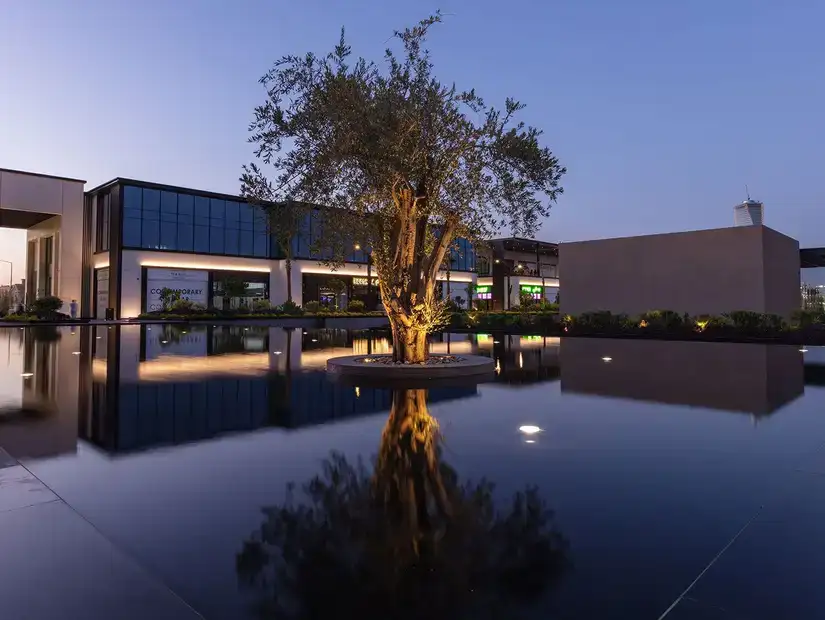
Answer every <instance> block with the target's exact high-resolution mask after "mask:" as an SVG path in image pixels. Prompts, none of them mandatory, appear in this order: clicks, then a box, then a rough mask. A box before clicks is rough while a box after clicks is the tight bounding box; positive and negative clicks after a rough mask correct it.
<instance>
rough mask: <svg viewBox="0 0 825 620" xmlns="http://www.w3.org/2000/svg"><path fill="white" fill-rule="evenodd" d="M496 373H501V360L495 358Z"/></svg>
mask: <svg viewBox="0 0 825 620" xmlns="http://www.w3.org/2000/svg"><path fill="white" fill-rule="evenodd" d="M496 374H497V375H500V374H501V362H500V361H499V360H498V359H496Z"/></svg>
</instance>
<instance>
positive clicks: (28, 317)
mask: <svg viewBox="0 0 825 620" xmlns="http://www.w3.org/2000/svg"><path fill="white" fill-rule="evenodd" d="M3 320H4V321H14V322H26V321H36V320H37V315H36V314H31V313H28V312H24V313H23V314H19V313H17V312H12V313H11V314H7V315H6V316H4V317H3Z"/></svg>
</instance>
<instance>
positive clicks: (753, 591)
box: [0, 325, 825, 619]
mask: <svg viewBox="0 0 825 620" xmlns="http://www.w3.org/2000/svg"><path fill="white" fill-rule="evenodd" d="M432 349H433V350H434V351H437V352H448V351H449V352H451V353H456V354H461V353H477V354H481V355H488V356H492V357H494V358H495V360H496V374H495V377H494V378H492V380H490V381H489V382H486V383H482V384H480V385H469V386H468V385H447V386H443V385H438V386H434V387H433V388H432V389H430V390H427V391H421V390H406V391H404V390H396V391H395V392H393V391H391V390H388V389H378V388H374V387H368V386H358V385H352V384H342V383H336V382H334V381H332V380H330V379H329V378H328V377H327V375H326V373H325V363H326V360H327V358H328V357H330V356H334V355H346V354H353V353H365V354H366V353H381V352H387V351H388V350H389V342H388V340H387V338H386V335H385V334H383V333H381V332H370V331H345V330H322V331H319V330H301V329H292V330H284V329H281V328H261V327H256V326H248V327H243V326H238V325H233V326H214V327H213V326H208V327H190V328H187V327H181V326H169V325H166V326H161V325H155V326H148V327H147V326H124V327H113V328H107V327H89V328H82V329H81V328H75V329H68V328H66V329H59V330H58V329H51V328H40V329H8V330H0V420H2V422H0V447H2V448H4V449H5V450H6V451H7V452H9V453H10V454H11V455H12V456H14V457H15V458H18V459H20V460H21V461H22V462H24V463H25V464H26V465H27V467H28V468H29V469H30V470H31V471H32V472H33V473H34V474H35V475H36V476H38V477H39V478H41V479H42V480H43V481H44V482H45V483H46V484H47V485H49V486H50V487H51V488H52V489H54V491H55V492H56V493H57V494H58V495H59V496H61V497H62V498H63V499H64V500H65V501H66V502H68V503H69V504H70V505H71V506H72V507H73V508H75V509H76V510H77V511H78V512H79V513H80V514H82V515H83V516H84V517H85V518H87V519H88V520H89V521H91V522H92V523H93V524H94V525H95V526H96V527H97V528H98V529H99V530H100V531H101V532H102V533H103V534H104V535H106V536H107V537H108V538H109V539H110V540H111V541H113V542H114V543H115V544H116V545H118V546H119V547H121V548H122V549H124V550H125V551H126V552H127V553H129V554H130V555H131V556H132V557H134V558H135V559H136V560H137V561H138V562H139V563H140V564H141V565H142V566H143V567H145V568H146V569H147V570H149V571H150V572H152V573H153V574H155V575H157V576H158V577H159V578H160V579H161V580H162V581H163V582H164V583H165V584H167V585H168V586H169V587H170V588H171V589H172V590H174V591H175V592H176V593H178V594H179V595H180V596H181V597H183V599H184V600H186V601H187V602H188V603H189V604H190V605H192V607H194V608H195V609H196V610H198V611H199V612H201V613H202V614H204V616H205V617H207V618H219V619H223V618H227V619H229V618H246V617H249V618H254V617H259V616H258V615H256V614H257V613H258V611H259V610H260V607H261V605H262V604H263V605H264V607H266V605H267V604H268V605H269V607H267V609H270V610H271V609H272V607H273V605H274V604H273V602H272V601H273V600H274V598H273V596H272V593H273V592H277V594H278V605H282V606H284V607H285V608H286V610H287V611H293V612H294V611H296V610H298V609H303V610H304V611H305V612H306V614H307V615H306V617H313V614H314V617H331V616H332V615H333V614H335V613H341V611H340V610H341V608H342V606H346V608H347V609H350V610H357V611H358V613H359V614H360V617H362V618H368V617H372V616H373V615H375V614H379V613H381V611H382V610H383V611H385V612H386V614H387V615H386V617H405V616H403V614H404V613H407V616H406V617H417V614H419V613H423V612H426V613H427V614H428V617H448V616H449V617H462V616H464V615H466V616H474V617H502V618H504V617H506V618H511V617H513V618H515V617H526V618H550V617H552V618H596V617H598V618H654V619H655V618H659V617H660V615H661V614H663V613H664V612H665V611H666V610H667V609H668V608H670V606H671V604H672V603H673V602H674V601H676V600H677V598H678V597H679V596H680V595H681V594H682V593H683V592H684V591H685V589H686V588H688V586H689V585H690V584H691V583H692V582H693V581H694V580H695V579H696V577H697V576H698V575H699V574H700V573H701V572H702V571H703V570H704V569H705V568H706V567H708V565H709V563H711V562H712V560H713V559H714V557H716V556H717V554H719V553H720V551H721V550H723V549H726V550H725V552H724V553H723V554H722V555H721V556H719V559H718V560H716V561H715V562H713V563H712V564H711V566H710V568H709V569H708V570H707V572H706V573H704V575H703V576H702V578H701V579H700V580H699V581H697V582H696V584H695V585H694V586H693V587H692V588H691V589H690V590H689V591H688V592H687V594H686V595H685V596H684V597H683V598H682V599H681V600H680V602H679V603H678V604H677V605H676V606H675V607H673V609H672V611H671V612H669V614H668V615H667V617H668V618H672V619H679V618H784V617H825V594H823V593H822V591H821V588H820V587H819V583H820V576H821V575H822V574H823V571H825V544H823V543H822V541H823V540H825V525H823V524H825V414H824V413H823V411H825V408H823V404H825V392H824V391H823V388H822V387H821V386H823V385H825V351H823V350H822V349H817V348H814V347H811V348H809V349H804V350H802V351H800V349H799V347H786V346H768V345H745V344H710V343H690V342H638V341H632V340H607V339H584V338H579V339H564V340H559V339H552V338H543V337H524V336H503V335H502V336H498V335H492V334H491V335H483V334H482V335H477V336H476V335H457V334H453V335H443V336H441V337H439V338H438V339H437V341H436V342H434V343H433V344H432ZM405 423H406V424H412V425H413V428H415V429H416V431H417V433H418V435H417V437H418V440H419V444H417V445H418V446H419V448H421V449H419V450H418V451H415V450H412V449H411V447H410V445H409V444H408V443H405V441H408V439H409V434H407V435H404V432H405V428H406V427H404V424H405ZM436 424H437V428H436ZM530 427H536V428H537V429H540V430H538V431H537V432H533V431H535V430H536V429H533V428H530ZM407 430H409V429H407ZM405 437H406V439H405ZM333 451H334V452H335V453H337V454H338V455H339V456H336V457H335V459H337V460H333V461H332V462H330V461H329V460H328V459H330V455H331V453H332V452H333ZM376 456H377V457H378V461H377V463H378V467H377V469H376V470H375V471H374V472H373V470H372V467H373V463H374V459H375V458H376ZM359 459H361V462H362V463H363V465H364V467H365V468H366V470H365V471H364V472H363V476H362V477H359V476H358V475H357V472H356V470H357V465H358V462H359ZM325 460H326V465H325ZM325 467H326V469H325ZM325 474H326V475H327V477H325ZM347 474H349V475H350V477H347ZM316 476H320V479H319V485H320V486H316V487H315V489H314V491H315V492H316V493H318V494H322V495H323V498H322V499H320V500H319V504H316V511H315V512H314V513H312V514H310V513H306V512H301V510H300V508H299V506H298V504H300V503H307V502H308V501H309V499H308V496H307V493H306V492H305V489H304V485H305V483H307V482H309V481H310V480H312V479H313V478H314V477H316ZM330 476H331V477H332V478H333V480H332V482H330ZM335 476H342V478H341V479H335ZM484 480H486V481H489V482H490V483H492V485H494V486H490V487H488V486H485V485H484V483H483V481H484ZM293 483H294V485H295V498H294V502H293V504H292V505H291V506H292V507H291V508H288V509H286V510H280V511H274V512H270V513H269V514H268V515H267V514H265V513H264V512H263V511H262V509H263V508H264V507H267V506H270V507H271V506H277V507H283V506H285V505H287V506H289V504H285V502H286V501H287V488H288V485H291V484H293ZM325 485H326V486H325ZM525 491H526V495H525V494H523V492H525ZM520 493H522V494H520ZM377 496H380V498H379V499H380V501H378V500H376V497H377ZM422 498H424V499H422ZM520 501H521V503H519V502H520ZM538 506H543V507H544V509H546V511H545V512H543V511H541V510H538V509H537V507H538ZM402 508H403V509H402ZM531 509H536V510H531ZM550 511H552V514H551V512H550ZM262 526H264V530H265V531H266V532H267V533H268V534H269V535H270V542H273V541H275V539H277V538H278V536H283V540H280V542H281V543H282V544H281V545H280V547H279V549H280V550H281V551H282V552H283V558H284V560H285V562H286V563H287V566H288V568H289V569H290V571H291V572H289V577H290V578H289V579H286V580H284V579H281V580H280V581H278V582H277V584H276V585H272V584H271V583H270V584H268V585H263V584H262V580H261V577H262V576H267V575H268V576H269V577H270V578H273V575H274V574H273V573H272V570H273V567H274V566H275V565H276V562H275V560H274V559H273V558H272V556H264V555H262V552H263V551H264V550H268V551H273V547H272V546H270V547H268V548H266V549H264V547H262V546H261V545H259V544H258V543H259V541H260V535H261V534H260V532H261V528H262ZM266 528H270V529H266ZM743 528H744V530H743ZM740 531H741V534H740V535H739V537H738V538H736V540H735V541H734V542H733V543H732V544H731V545H730V546H729V547H727V548H726V545H728V543H730V541H731V540H732V539H733V538H734V536H736V535H737V533H738V532H740ZM416 551H417V553H418V554H419V555H418V558H419V560H414V558H415V557H416V556H415V553H416ZM422 558H428V560H426V561H425V560H424V559H422ZM412 565H415V566H417V567H418V568H419V569H421V570H419V571H418V573H416V572H415V570H416V569H411V568H410V566H412ZM353 567H356V568H353ZM422 567H425V568H426V571H427V573H428V574H429V573H432V574H435V575H437V578H432V577H428V576H427V575H423V574H421V573H422V572H423V569H422ZM410 571H412V572H410ZM280 577H284V575H283V574H281V575H280ZM270 581H271V579H270ZM404 597H408V599H409V600H405V598H404ZM399 601H400V602H399ZM393 605H396V606H397V607H393ZM499 605H500V606H499ZM421 606H423V607H421ZM399 610H401V611H399ZM502 610H506V611H502ZM282 611H283V610H282ZM439 614H441V615H439ZM272 617H280V616H275V615H273V616H272ZM286 617H302V616H300V615H295V614H293V616H289V615H288V616H286Z"/></svg>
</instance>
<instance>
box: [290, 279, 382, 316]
mask: <svg viewBox="0 0 825 620" xmlns="http://www.w3.org/2000/svg"><path fill="white" fill-rule="evenodd" d="M302 281H303V291H302V294H303V300H304V303H305V304H306V303H307V302H308V301H317V302H318V303H319V304H320V305H321V306H322V307H325V308H329V309H345V308H346V307H347V305H348V304H349V302H350V300H353V299H357V300H360V301H363V302H364V305H365V306H366V308H367V309H369V310H372V309H374V308H376V307H377V305H378V303H379V298H378V278H377V277H375V276H372V277H370V278H368V277H367V276H345V275H338V274H336V273H330V274H317V273H311V274H304V276H303V278H302Z"/></svg>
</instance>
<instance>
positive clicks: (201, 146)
mask: <svg viewBox="0 0 825 620" xmlns="http://www.w3.org/2000/svg"><path fill="white" fill-rule="evenodd" d="M2 4H3V8H2V18H0V167H5V168H17V169H23V170H31V171H37V172H44V173H50V174H56V175H65V176H72V177H79V178H82V179H86V180H87V181H88V184H87V189H90V188H91V187H93V186H95V185H97V184H99V183H101V182H104V181H107V180H109V179H110V178H112V177H115V176H125V177H134V178H140V179H144V180H148V181H156V182H161V183H169V184H175V185H183V186H189V187H196V188H200V189H208V190H214V191H222V192H229V193H234V192H237V191H238V185H239V184H238V180H237V179H238V175H239V172H240V167H241V164H243V163H244V162H247V161H248V160H249V159H250V158H251V149H250V148H249V146H248V144H247V143H246V137H247V131H246V129H247V124H248V122H249V120H250V119H251V113H252V108H253V106H254V105H256V104H258V103H260V102H261V101H262V100H263V91H262V90H261V87H260V85H259V84H258V83H257V79H258V78H259V77H260V76H261V75H262V74H263V73H264V72H265V71H266V70H267V69H268V68H269V67H270V65H271V64H272V62H273V61H274V60H275V59H277V58H278V57H280V56H281V55H283V54H286V53H296V54H302V53H304V52H306V51H314V52H318V53H324V52H326V51H328V50H330V49H331V47H332V45H333V44H334V43H335V41H336V40H337V36H338V32H339V29H340V27H341V26H342V25H343V26H345V27H346V29H347V33H348V37H349V39H350V43H351V44H352V45H353V51H354V52H355V54H356V55H363V56H366V57H367V58H370V59H375V60H379V59H380V57H381V53H382V51H383V49H384V47H385V46H386V44H387V40H388V38H389V37H390V35H391V34H392V31H393V30H394V29H396V28H401V27H404V26H406V25H409V24H412V23H414V22H415V21H417V20H418V19H420V18H422V17H424V16H426V15H427V14H428V13H430V12H431V11H433V10H435V9H437V8H441V9H442V10H443V11H444V13H445V14H447V17H446V20H445V23H444V24H442V25H441V26H440V27H437V28H436V29H435V31H434V32H433V35H432V38H431V49H432V50H433V54H434V61H435V64H436V72H437V74H438V75H439V77H440V78H442V79H443V80H445V81H455V82H456V83H457V84H458V85H459V86H460V87H462V88H471V87H475V88H476V90H477V91H478V92H479V93H480V94H481V95H482V96H483V97H484V98H485V99H487V100H488V101H490V102H502V103H503V100H504V98H505V97H507V96H512V97H515V98H517V99H519V100H521V101H522V102H524V103H526V104H527V109H526V110H525V111H524V112H523V115H522V118H523V119H524V120H525V121H527V122H528V123H530V124H533V125H536V126H538V127H540V128H543V129H544V131H545V135H544V139H545V144H547V145H548V146H550V147H551V148H552V150H553V151H554V152H555V153H556V154H557V155H558V157H559V158H560V159H561V161H562V163H563V164H564V165H566V166H567V168H568V174H567V176H566V177H565V179H564V186H565V190H566V191H565V194H564V195H563V196H562V197H561V199H560V200H559V202H558V204H557V205H556V206H555V208H554V210H553V213H552V214H551V216H550V217H549V218H548V219H547V221H546V222H545V224H544V226H543V228H542V230H541V231H540V232H539V234H538V237H539V238H541V239H546V240H551V241H558V240H563V241H571V240H579V239H588V238H599V237H613V236H626V235H635V234H643V233H654V232H669V231H678V230H691V229H700V228H715V227H720V226H728V225H731V224H732V222H733V210H732V208H733V206H734V205H735V204H736V203H737V202H739V201H741V200H743V199H744V198H745V190H744V186H745V184H748V186H749V187H750V193H751V196H752V197H753V198H757V199H760V200H762V201H764V203H765V215H766V218H765V219H766V223H767V224H768V225H769V226H771V227H774V228H776V229H778V230H780V231H781V232H784V233H786V234H789V235H791V236H793V237H796V238H797V239H799V241H800V243H801V245H803V246H823V245H825V209H823V206H825V182H823V180H822V172H823V158H822V153H823V145H825V78H824V77H823V76H825V38H823V37H822V23H823V21H825V3H823V2H821V0H787V1H786V2H777V1H776V0H686V1H685V2H665V1H662V0H625V1H624V2H616V1H615V0H553V1H552V2H547V1H539V0H532V1H530V0H510V1H508V2H506V3H502V2H500V1H498V0H441V1H440V2H433V3H430V2H429V1H428V2H412V1H403V2H402V1H395V2H386V1H380V0H369V1H368V0H347V1H346V2H341V1H335V0H326V1H321V0H303V1H302V2H283V1H276V0H234V1H232V2H230V1H228V0H176V1H175V2H169V1H168V0H141V1H140V2H134V1H133V0H29V1H28V2H12V1H9V0H7V1H5V2H2ZM21 239H22V237H21V233H19V231H3V230H0V259H7V260H9V259H11V260H14V261H22V258H23V244H22V240H21ZM4 267H5V266H2V267H0V283H5V281H6V278H7V277H8V276H7V275H6V271H5V270H4ZM19 273H22V262H21V268H19Z"/></svg>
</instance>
